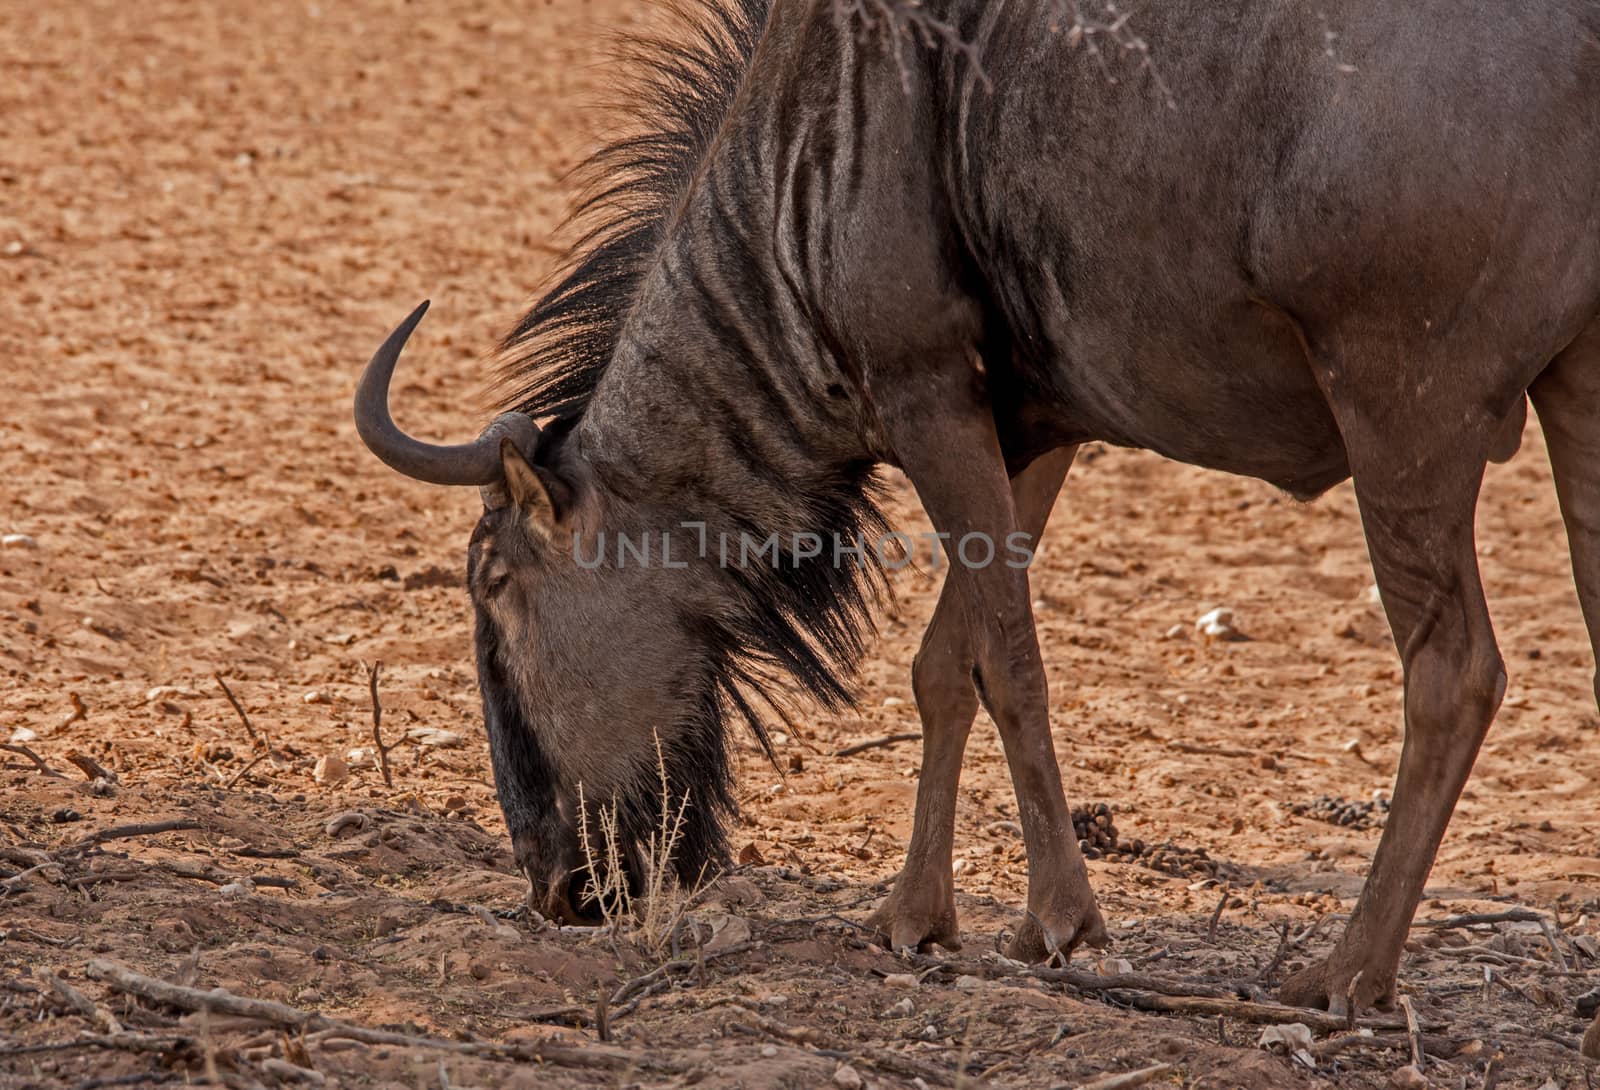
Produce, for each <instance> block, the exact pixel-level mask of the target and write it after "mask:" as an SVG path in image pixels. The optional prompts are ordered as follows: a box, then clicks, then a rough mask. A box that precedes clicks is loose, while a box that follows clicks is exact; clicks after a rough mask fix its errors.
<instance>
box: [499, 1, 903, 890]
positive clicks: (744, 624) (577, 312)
mask: <svg viewBox="0 0 1600 1090" xmlns="http://www.w3.org/2000/svg"><path fill="white" fill-rule="evenodd" d="M771 3H772V0H680V2H676V3H674V4H673V5H672V8H671V11H672V19H671V21H672V22H673V23H675V24H676V29H675V30H673V31H670V32H669V34H668V35H667V36H661V37H650V38H628V39H625V40H624V41H623V43H622V47H621V49H620V50H619V53H620V56H621V58H622V60H623V61H624V62H625V63H626V64H627V65H628V66H629V68H630V70H631V71H633V72H635V73H638V74H639V79H638V83H637V85H636V87H635V88H634V90H633V92H632V94H631V95H630V96H628V97H627V99H626V102H625V106H624V109H625V111H626V114H627V116H629V117H632V118H635V119H637V120H638V122H639V128H638V129H637V131H634V132H632V133H630V134H628V135H625V136H623V137H621V138H619V139H616V140H614V141H613V142H611V143H609V144H607V145H606V146H604V147H602V148H601V149H600V150H599V151H598V152H596V153H595V154H593V155H592V156H590V157H589V158H588V159H587V160H586V161H585V163H584V164H583V165H582V166H581V167H580V168H579V173H580V176H581V177H582V178H583V179H584V180H585V182H586V184H585V187H584V192H583V196H582V197H581V198H580V201H579V204H578V206H577V209H576V211H575V212H574V215H573V219H572V223H573V224H575V225H576V226H577V231H576V239H575V241H574V243H573V244H572V247H571V249H570V251H569V252H568V255H567V257H566V259H565V260H564V262H563V263H562V269H563V271H562V272H561V273H560V274H559V275H558V277H557V278H556V281H555V284H554V287H552V288H551V289H550V290H549V291H548V292H547V294H545V295H544V297H543V298H542V299H540V300H539V302H538V303H536V304H535V305H534V307H533V309H532V310H531V311H529V312H528V314H527V315H526V316H525V317H524V318H523V319H522V320H521V322H519V323H518V324H517V326H516V328H515V329H514V330H513V331H512V332H511V333H510V335H509V336H508V337H507V338H506V340H505V342H504V344H503V346H502V358H503V359H504V361H505V362H504V365H503V367H502V370H501V375H500V379H501V382H500V386H501V389H502V390H504V391H505V392H506V393H505V396H504V398H503V399H502V402H503V405H504V407H505V408H507V409H513V410H516V411H520V412H523V413H526V414H528V415H530V416H533V417H535V418H539V419H543V418H548V417H556V418H558V420H559V423H558V425H557V426H556V428H555V429H554V431H553V432H551V433H550V434H549V435H548V436H547V438H548V441H549V442H550V443H551V445H552V446H554V445H556V444H558V443H560V442H561V441H562V438H564V436H565V435H566V434H567V433H568V432H569V431H570V430H571V426H572V424H573V422H574V421H576V420H578V419H581V418H582V417H583V414H584V413H585V411H586V410H587V409H588V407H589V404H590V401H591V399H592V398H593V396H594V394H595V391H596V388H597V387H598V386H599V384H600V382H601V380H602V378H603V377H604V376H605V375H606V372H607V369H608V368H609V367H610V366H611V364H612V362H613V360H614V359H615V358H616V357H617V354H618V347H619V345H620V344H621V343H622V339H623V334H624V326H625V324H626V322H627V319H628V316H629V314H630V311H631V310H632V308H633V305H634V302H635V300H636V299H637V297H638V295H639V293H640V289H641V287H642V285H643V283H644V280H645V279H646V277H647V276H648V275H649V274H650V271H651V269H652V267H653V266H654V265H655V262H656V260H657V257H658V255H659V254H660V252H661V250H662V247H663V243H664V242H665V241H666V239H667V237H668V233H669V231H670V230H671V229H672V225H673V224H674V223H675V222H676V221H677V219H678V214H679V212H680V210H681V209H682V207H683V204H684V200H685V197H686V195H687V193H688V192H689V187H690V186H691V185H692V184H693V182H694V179H695V178H696V176H697V174H698V173H699V172H700V167H701V165H702V161H703V160H704V158H705V156H706V155H707V153H708V151H709V149H710V148H711V147H712V145H713V143H714V141H715V138H716V136H717V133H718V131H719V129H720V128H721V127H722V125H723V123H724V121H725V119H726V117H727V115H728V112H729V109H730V107H731V105H732V103H733V101H734V99H735V96H736V95H737V94H738V92H739V90H740V87H741V85H742V83H743V81H744V79H745V75H746V72H747V71H748V69H749V67H750V64H751V60H752V58H753V57H754V55H755V52H756V47H757V45H758V43H759V42H760V40H761V36H762V33H763V30H764V29H765V27H766V23H767V18H768V14H769V9H770V7H771ZM728 348H729V351H728V352H724V353H722V354H724V355H728V356H729V358H730V359H734V357H733V356H732V355H731V351H732V350H733V346H728ZM734 362H735V363H736V366H737V369H738V370H737V372H736V373H737V374H739V375H748V376H749V377H748V379H744V378H736V379H734V381H735V382H741V381H748V382H750V383H752V384H754V383H759V382H761V381H763V376H762V375H761V374H760V373H759V368H758V367H756V366H755V364H754V362H753V361H746V360H742V359H734ZM659 381H660V382H661V383H663V384H674V383H689V382H693V381H695V380H694V379H693V378H692V377H689V376H685V375H679V374H674V373H673V372H672V371H670V370H667V369H663V370H662V371H661V373H660V376H659ZM751 390H752V397H759V396H761V395H760V393H759V392H758V391H757V390H756V388H755V387H754V386H753V385H752V387H751ZM722 426H724V427H725V426H726V425H725V424H724V425H722ZM722 438H727V437H722ZM680 439H681V436H680ZM733 442H734V443H735V445H739V444H738V440H737V438H736V437H735V438H734V439H733ZM741 449H744V448H742V447H741ZM747 453H751V454H754V453H755V452H754V451H747ZM751 468H752V469H756V470H758V472H757V473H755V474H754V476H755V477H757V478H759V479H761V480H763V481H766V482H769V484H768V486H767V487H768V490H767V491H766V492H765V493H764V494H763V495H761V496H760V497H759V501H760V502H758V503H748V504H747V503H742V502H740V500H741V497H739V496H736V495H729V494H728V493H729V492H730V491H737V487H733V488H729V489H723V490H720V494H719V496H718V499H717V500H713V502H718V500H720V501H721V502H722V505H723V507H724V510H722V511H721V512H720V513H719V514H720V518H721V521H722V522H723V526H722V527H721V529H724V530H731V531H733V532H736V533H739V532H743V533H748V534H749V535H750V536H751V538H752V539H753V540H754V541H756V542H765V541H766V540H767V539H768V537H769V536H771V535H773V534H777V535H779V537H780V540H781V549H782V554H783V555H782V557H781V561H780V562H779V563H778V564H773V563H772V562H771V561H770V560H755V561H753V562H752V563H751V564H749V565H739V564H728V565H724V566H721V567H718V568H716V571H715V577H716V579H717V580H718V597H719V598H720V599H721V600H720V601H719V602H718V607H717V609H716V610H715V611H714V613H713V614H711V615H694V616H685V617H683V618H682V620H683V623H684V624H685V625H686V626H687V627H689V628H691V629H692V630H693V632H694V633H695V635H696V637H697V644H698V646H700V647H702V648H703V649H704V657H702V658H701V659H700V661H698V662H695V663H685V664H684V665H685V676H686V678H690V679H693V681H692V682H691V684H693V685H695V686H696V688H697V690H698V693H699V696H698V697H697V699H696V700H695V701H694V702H693V704H694V706H693V708H692V709H691V710H690V712H689V719H688V720H687V721H686V722H680V723H678V724H675V725H673V726H672V727H671V728H669V729H666V730H663V731H662V732H661V733H660V735H659V744H660V746H661V749H662V761H661V765H662V773H661V775H664V777H665V780H666V783H665V785H663V784H661V783H660V782H658V781H659V778H660V776H658V774H657V771H656V763H655V761H654V759H653V758H652V760H651V761H649V762H641V767H646V766H647V767H648V769H649V775H647V776H642V777H641V779H640V782H639V783H638V784H637V785H635V787H634V789H633V790H631V791H629V792H627V793H626V795H625V796H624V797H618V798H615V799H612V800H609V801H607V800H601V801H607V804H608V805H613V806H615V807H616V809H617V815H618V824H619V832H620V834H621V836H622V838H623V840H624V842H625V843H626V842H627V841H628V840H629V839H632V840H634V841H636V842H638V843H648V842H649V840H650V837H651V834H652V833H653V832H655V831H656V830H657V829H658V828H660V827H661V823H662V821H663V818H664V817H666V818H668V819H669V820H670V818H671V816H672V814H667V815H663V812H662V804H663V801H666V802H667V805H668V806H669V807H670V809H671V811H672V812H673V813H676V810H677V807H678V806H679V804H680V803H681V802H682V800H683V799H684V798H688V799H689V807H688V811H687V813H686V814H685V818H684V824H683V829H682V836H681V840H680V841H679V844H678V851H677V857H676V859H675V860H674V863H675V865H676V868H677V871H678V875H679V878H680V879H681V880H682V881H685V882H689V883H693V882H696V881H698V880H699V879H700V877H701V876H702V875H703V873H704V872H705V870H706V868H707V867H708V866H711V867H714V866H717V865H719V864H722V863H725V862H726V859H727V851H726V835H725V832H724V823H725V821H726V819H727V818H728V816H730V815H731V814H732V813H733V812H734V811H735V810H736V805H735V801H734V795H733V779H732V770H731V768H730V764H729V759H728V752H727V730H726V722H727V719H728V717H729V716H730V715H732V716H734V717H736V718H737V719H739V720H742V721H743V722H744V723H745V724H746V725H747V726H748V727H749V729H750V730H751V731H752V732H753V734H754V736H755V738H756V739H757V741H758V742H759V743H760V745H761V748H762V749H763V751H764V752H765V753H766V755H767V757H768V759H769V760H771V761H772V762H773V763H774V765H775V766H776V764H777V758H776V754H775V753H774V751H773V748H772V743H771V740H770V737H769V734H768V731H767V728H766V725H765V724H766V720H767V719H768V718H769V717H776V718H777V719H778V720H779V721H781V722H783V723H785V724H790V725H791V730H792V729H793V727H792V722H793V720H792V718H791V713H790V709H791V708H792V707H793V704H792V697H791V694H792V693H793V692H794V691H795V690H796V689H798V690H799V692H800V693H802V694H804V695H805V696H807V697H809V698H811V699H812V700H813V701H815V702H816V703H817V704H819V705H820V706H821V707H822V708H824V709H826V710H828V711H839V710H842V709H845V708H848V707H850V706H851V705H852V704H853V700H854V685H853V683H854V678H855V673H856V667H857V664H858V663H859V661H860V659H861V657H862V655H863V653H864V652H865V649H866V646H867V642H868V639H869V637H870V636H871V635H872V633H873V631H874V625H873V616H872V614H873V607H874V606H875V605H876V604H877V603H878V602H879V601H880V600H881V599H882V597H883V595H884V594H885V593H886V590H887V581H886V580H885V579H884V576H883V572H882V569H881V567H880V566H879V564H878V563H877V560H876V558H875V557H874V556H873V552H872V543H873V541H874V539H875V538H877V537H878V535H880V534H882V533H883V532H885V531H886V529H887V525H886V523H885V521H884V518H883V515H882V513H881V512H880V510H879V507H878V502H877V501H878V499H879V487H878V483H877V481H876V477H875V473H874V464H873V463H872V462H871V461H869V460H866V459H862V460H860V461H857V462H852V463H850V464H847V465H844V466H827V465H808V466H806V467H804V469H805V472H804V473H802V474H800V475H799V476H798V477H797V476H796V474H795V473H794V472H792V470H794V469H796V468H798V467H792V466H791V467H777V466H771V465H767V466H752V467H751ZM785 469H788V470H791V472H787V473H786V472H784V470H785ZM706 498H707V497H705V496H697V497H696V498H695V499H694V501H692V502H696V503H698V502H702V501H704V500H705V499H706ZM775 499H776V500H777V501H779V502H778V503H776V504H774V502H773V501H774V500H775ZM774 508H776V509H779V510H781V511H782V512H783V513H782V515H781V516H778V517H777V518H776V519H775V518H774V517H773V516H772V515H771V514H770V512H771V511H772V510H774ZM757 511H764V512H768V514H765V515H757V514H754V513H753V512H757ZM699 514H700V513H699V512H698V511H696V512H694V513H693V515H694V516H695V517H698V515H699ZM685 517H686V518H687V517H691V515H690V513H688V512H685ZM707 521H710V520H707ZM775 522H777V523H780V524H775ZM716 529H717V528H716V527H713V532H715V531H716ZM806 532H810V533H815V534H817V535H819V536H820V537H821V538H822V539H823V542H824V546H823V551H822V555H821V556H818V557H815V558H809V559H796V558H795V556H794V552H795V550H794V546H793V536H792V535H794V534H796V533H806ZM835 540H841V541H845V542H854V541H857V540H865V541H866V542H867V543H868V545H867V551H866V554H865V556H864V557H861V558H860V559H859V560H856V559H851V560H848V561H839V562H836V558H835V556H834V553H833V542H834V541H835ZM736 548H737V545H735V549H736ZM711 553H712V555H713V556H715V555H716V550H715V547H713V548H712V549H711ZM685 574H686V575H687V574H688V573H685ZM508 650H510V649H508ZM510 653H514V651H510ZM638 726H639V727H640V729H641V732H642V737H645V738H647V739H651V746H652V749H653V748H654V745H655V744H656V740H655V739H654V738H652V737H651V735H650V734H648V733H646V732H643V728H645V727H646V726H648V725H647V724H639V725H638ZM663 788H664V789H665V794H666V795H667V798H666V799H665V800H664V799H663Z"/></svg>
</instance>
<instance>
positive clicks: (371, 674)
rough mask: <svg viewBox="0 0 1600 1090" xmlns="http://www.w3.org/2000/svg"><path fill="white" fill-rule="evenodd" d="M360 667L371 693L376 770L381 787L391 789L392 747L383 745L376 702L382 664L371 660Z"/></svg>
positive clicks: (379, 710) (380, 709)
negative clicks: (380, 778) (370, 663)
mask: <svg viewBox="0 0 1600 1090" xmlns="http://www.w3.org/2000/svg"><path fill="white" fill-rule="evenodd" d="M361 665H362V666H363V667H364V668H365V669H366V671H367V688H368V689H369V690H370V691H371V693H372V744H373V745H374V746H376V747H377V749H378V769H379V770H380V771H381V772H382V773H383V786H385V787H393V786H394V779H393V778H392V777H391V776H390V775H389V751H390V750H391V749H393V748H394V746H386V745H384V744H383V730H382V726H383V705H382V704H380V703H379V702H378V675H379V673H381V672H382V671H383V663H382V662H379V661H377V660H373V662H372V665H370V666H368V665H367V664H366V663H362V664H361ZM399 744H400V743H398V742H396V743H395V745H399Z"/></svg>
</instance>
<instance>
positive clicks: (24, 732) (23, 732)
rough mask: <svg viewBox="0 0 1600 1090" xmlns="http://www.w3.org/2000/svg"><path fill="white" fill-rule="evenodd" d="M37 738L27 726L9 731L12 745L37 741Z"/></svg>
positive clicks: (23, 744) (22, 744)
mask: <svg viewBox="0 0 1600 1090" xmlns="http://www.w3.org/2000/svg"><path fill="white" fill-rule="evenodd" d="M38 738H39V736H38V735H37V734H35V733H34V732H33V731H31V730H29V729H28V728H27V727H18V728H17V729H16V730H14V731H12V732H11V744H12V745H14V746H25V745H27V744H28V743H29V742H34V741H37V740H38Z"/></svg>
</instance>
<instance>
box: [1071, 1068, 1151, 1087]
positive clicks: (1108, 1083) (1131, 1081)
mask: <svg viewBox="0 0 1600 1090" xmlns="http://www.w3.org/2000/svg"><path fill="white" fill-rule="evenodd" d="M1171 1070H1172V1065H1171V1064H1156V1065H1155V1066H1153V1067H1142V1068H1140V1069H1139V1070H1138V1071H1125V1072H1123V1073H1122V1074H1120V1075H1107V1076H1106V1077H1105V1078H1103V1079H1096V1080H1094V1081H1093V1082H1084V1083H1079V1084H1078V1087H1077V1090H1134V1088H1135V1087H1139V1086H1143V1085H1145V1084H1146V1083H1150V1082H1155V1081H1156V1080H1157V1079H1159V1078H1160V1077H1161V1076H1163V1075H1165V1074H1166V1073H1167V1072H1169V1071H1171Z"/></svg>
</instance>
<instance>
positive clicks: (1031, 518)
mask: <svg viewBox="0 0 1600 1090" xmlns="http://www.w3.org/2000/svg"><path fill="white" fill-rule="evenodd" d="M1077 449H1078V448H1077V447H1064V448H1062V449H1061V450H1057V451H1052V452H1051V453H1049V454H1046V455H1044V456H1043V457H1041V458H1039V459H1037V460H1036V461H1035V462H1034V463H1033V464H1032V465H1030V466H1029V467H1028V468H1027V469H1025V470H1023V471H1022V472H1021V473H1020V474H1018V475H1017V476H1016V478H1014V479H1013V480H1012V482H1011V494H1012V497H1013V500H1014V502H1015V504H1016V510H1017V519H1018V522H1019V523H1020V525H1021V526H1022V529H1023V531H1024V532H1026V533H1027V534H1028V535H1029V536H1030V537H1032V538H1033V539H1034V540H1035V541H1037V540H1038V538H1039V536H1040V535H1041V534H1043V533H1044V528H1045V523H1046V522H1047V521H1048V520H1049V518H1050V510H1051V508H1052V507H1053V506H1054V505H1055V501H1056V496H1057V494H1058V493H1059V492H1060V491H1061V484H1062V481H1064V480H1065V479H1066V475H1067V470H1068V469H1070V468H1071V466H1072V459H1073V457H1074V456H1075V455H1076V453H1077ZM972 667H973V657H972V641H971V640H970V639H969V638H968V635H967V621H966V617H965V615H964V613H963V609H962V605H961V600H960V596H959V593H958V591H957V589H956V584H955V582H954V581H953V580H949V579H946V580H945V584H944V589H943V590H942V591H941V592H940V594H939V604H938V605H937V606H935V607H934V610H933V619H932V620H931V621H930V622H929V623H928V630H927V631H926V632H925V633H924V634H923V637H922V646H921V648H919V649H918V651H917V657H916V661H915V662H914V664H913V665H912V668H911V688H912V691H913V692H914V693H915V694H916V698H917V712H918V713H919V714H920V716H921V717H922V773H921V776H920V777H919V778H918V780H917V806H916V815H915V818H914V821H913V824H912V829H911V846H910V848H908V849H907V851H906V863H905V866H904V867H903V868H902V869H901V871H900V876H899V878H897V879H896V880H895V885H894V890H893V891H892V892H891V893H890V894H889V896H888V897H887V898H886V899H885V900H884V902H883V904H881V905H880V906H878V909H877V911H876V912H874V913H873V914H872V917H871V918H870V919H869V920H868V921H867V923H868V925H869V926H870V927H873V928H874V929H876V931H877V932H878V935H879V937H880V938H881V939H882V940H883V941H884V942H886V943H888V944H889V947H890V948H891V949H894V950H903V949H906V948H908V947H910V948H916V947H920V946H922V945H923V944H925V943H929V942H936V943H938V944H939V945H941V946H944V947H948V948H949V949H952V950H954V949H958V948H959V947H960V945H961V931H960V927H959V926H958V921H957V918H956V898H955V882H954V878H953V875H952V873H951V865H952V864H951V856H952V853H953V844H954V839H955V820H956V788H957V785H958V784H959V783H960V780H961V760H962V755H963V754H964V753H965V752H966V747H967V734H968V732H969V731H970V730H971V729H972V720H973V718H974V717H975V716H976V715H977V713H978V694H977V690H976V689H974V688H973V685H972Z"/></svg>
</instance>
